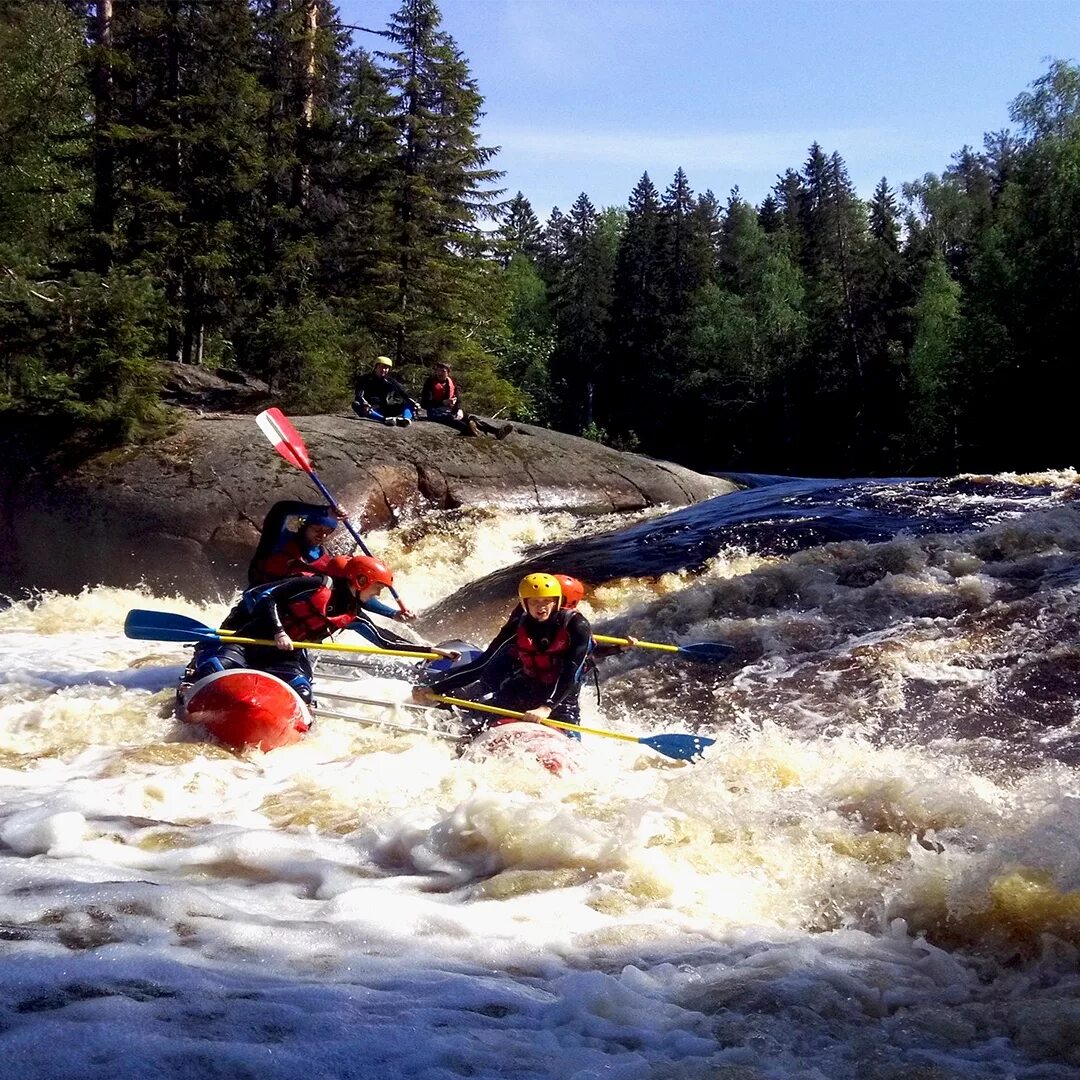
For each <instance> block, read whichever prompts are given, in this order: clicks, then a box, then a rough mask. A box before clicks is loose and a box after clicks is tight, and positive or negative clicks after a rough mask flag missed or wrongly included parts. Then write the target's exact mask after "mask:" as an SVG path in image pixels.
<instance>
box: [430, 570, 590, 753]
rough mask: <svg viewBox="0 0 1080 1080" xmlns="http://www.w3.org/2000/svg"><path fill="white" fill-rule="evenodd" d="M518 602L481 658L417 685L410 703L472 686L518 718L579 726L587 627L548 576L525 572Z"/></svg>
mask: <svg viewBox="0 0 1080 1080" xmlns="http://www.w3.org/2000/svg"><path fill="white" fill-rule="evenodd" d="M518 598H519V599H520V601H521V603H520V606H518V607H516V608H515V609H514V611H513V613H512V614H511V616H510V618H509V619H507V621H506V624H505V625H504V626H503V628H502V629H501V630H500V631H499V632H498V634H496V635H495V638H494V639H493V640H492V642H491V644H490V645H488V647H487V648H486V649H485V650H484V651H483V652H482V653H481V654H480V656H478V657H477V658H476V659H475V660H474V661H473V662H472V663H470V664H465V665H463V666H461V667H459V668H457V669H456V670H454V671H451V672H450V673H449V674H447V675H444V676H443V677H442V678H440V679H437V680H435V681H434V682H432V683H430V684H429V685H427V686H418V687H416V688H415V689H414V690H413V700H415V701H417V702H418V703H420V704H422V705H427V704H432V703H433V702H434V701H435V697H434V695H436V694H440V695H441V694H451V693H452V692H453V691H456V690H460V689H462V688H464V687H467V686H470V685H472V684H473V683H477V684H479V685H480V688H481V692H482V693H484V700H485V703H486V704H490V705H497V706H500V707H502V708H504V709H513V710H515V711H520V712H523V713H524V716H523V717H522V718H521V719H522V720H526V721H532V722H533V723H538V722H539V721H541V720H547V719H548V718H552V719H555V720H565V721H567V722H568V723H571V724H578V723H580V722H581V715H580V705H579V702H578V697H579V695H580V693H581V681H582V678H583V676H584V673H585V668H586V664H587V662H588V660H589V655H590V653H591V652H592V649H593V640H592V627H590V626H589V621H588V619H586V618H585V616H584V615H582V614H581V612H580V611H575V610H573V609H572V608H568V607H564V606H563V602H562V600H563V595H562V587H561V586H560V584H559V582H558V580H557V579H556V578H555V577H554V576H553V575H551V574H527V575H526V576H525V577H523V578H522V579H521V583H520V584H519V586H518ZM489 669H491V670H497V671H499V673H500V676H502V674H503V673H504V672H505V677H501V679H500V682H499V686H498V687H497V688H496V689H495V690H494V691H490V674H489ZM475 722H476V725H477V728H478V729H479V728H480V727H486V726H492V725H493V724H499V723H502V722H503V721H500V720H499V719H497V718H496V719H494V720H492V718H491V717H490V716H486V717H484V718H483V719H482V720H481V719H480V718H477V719H476V721H475ZM572 737H577V736H572Z"/></svg>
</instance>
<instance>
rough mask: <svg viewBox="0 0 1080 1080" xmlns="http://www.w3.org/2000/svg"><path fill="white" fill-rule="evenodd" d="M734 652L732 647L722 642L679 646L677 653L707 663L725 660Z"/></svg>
mask: <svg viewBox="0 0 1080 1080" xmlns="http://www.w3.org/2000/svg"><path fill="white" fill-rule="evenodd" d="M734 651H735V646H734V645H728V644H726V643H725V642H723V641H699V642H697V643H695V644H691V645H680V646H679V652H680V653H682V655H683V656H686V657H689V658H690V659H691V660H703V661H705V662H707V663H712V662H714V661H717V660H726V659H727V658H728V657H729V656H730V655H731V654H732V653H733V652H734Z"/></svg>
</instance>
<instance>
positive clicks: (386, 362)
mask: <svg viewBox="0 0 1080 1080" xmlns="http://www.w3.org/2000/svg"><path fill="white" fill-rule="evenodd" d="M393 367H394V361H393V360H391V359H390V357H389V356H376V357H375V364H374V366H373V367H372V369H371V371H369V372H368V373H367V374H366V375H364V376H362V377H361V378H360V380H359V381H358V382H357V384H356V387H355V391H354V394H353V403H352V407H353V412H354V413H356V415H357V416H359V417H360V419H361V420H381V421H382V422H383V423H384V424H386V426H387V427H393V426H394V425H395V424H396V425H397V426H399V427H408V426H409V425H410V424H411V423H412V421H413V417H414V416H415V415H416V412H417V410H418V409H419V408H420V404H419V402H417V401H416V400H414V398H413V396H412V394H410V393H409V391H408V390H406V389H405V387H404V386H402V385H401V383H399V382H398V381H397V379H395V378H394V377H393V376H392V375H391V374H390V372H391V370H392V369H393Z"/></svg>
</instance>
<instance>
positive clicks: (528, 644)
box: [512, 611, 570, 686]
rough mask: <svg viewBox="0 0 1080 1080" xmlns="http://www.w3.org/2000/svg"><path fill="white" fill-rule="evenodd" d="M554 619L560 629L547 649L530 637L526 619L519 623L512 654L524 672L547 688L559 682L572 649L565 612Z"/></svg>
mask: <svg viewBox="0 0 1080 1080" xmlns="http://www.w3.org/2000/svg"><path fill="white" fill-rule="evenodd" d="M553 618H555V619H557V620H558V622H559V628H558V629H557V630H556V631H555V634H554V636H553V637H552V639H551V641H550V642H548V644H547V646H546V648H545V647H544V646H543V645H542V643H541V642H539V641H536V640H534V639H533V638H532V637H530V636H529V631H528V630H527V629H526V626H525V620H524V619H522V620H521V622H519V623H518V628H517V636H516V637H515V639H514V644H513V647H512V654H513V656H514V657H515V659H516V660H517V661H518V663H519V664H521V670H522V672H523V673H524V674H525V675H526V676H527V677H528V678H530V679H535V680H536V681H537V682H538V683H543V684H544V685H545V686H554V685H555V683H557V682H558V681H559V675H560V673H561V672H562V665H563V661H564V660H565V659H566V653H567V652H568V651H569V649H570V633H569V631H568V630H567V629H566V620H565V618H564V617H563V612H562V611H559V612H556V614H555V615H554V616H553Z"/></svg>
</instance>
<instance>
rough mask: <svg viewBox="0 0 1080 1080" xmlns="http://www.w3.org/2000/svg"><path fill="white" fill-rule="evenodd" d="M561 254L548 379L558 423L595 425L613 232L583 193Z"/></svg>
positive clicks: (573, 427) (579, 426)
mask: <svg viewBox="0 0 1080 1080" xmlns="http://www.w3.org/2000/svg"><path fill="white" fill-rule="evenodd" d="M562 231H563V237H562V239H563V243H564V245H565V255H564V257H563V260H562V266H561V272H560V274H559V277H558V280H557V281H556V282H555V284H554V285H553V287H552V294H551V304H552V310H553V314H554V317H555V328H556V343H555V349H554V351H553V354H552V359H551V370H552V377H553V379H554V381H555V386H556V392H557V394H558V395H559V419H560V426H562V427H563V428H564V429H569V430H571V431H577V432H581V431H585V430H588V429H591V428H592V426H593V424H594V423H595V416H594V411H593V409H594V395H595V392H596V385H597V377H598V375H599V373H600V372H601V371H602V370H603V368H604V350H605V346H606V341H607V323H608V317H609V313H610V307H611V288H612V275H613V272H614V259H615V249H614V244H613V239H614V240H617V238H613V237H612V230H611V229H610V227H609V228H602V222H601V216H600V215H599V214H598V213H597V212H596V208H595V207H594V206H593V204H592V203H591V202H590V200H589V197H588V196H587V195H586V194H585V193H584V192H582V193H581V194H580V195H579V196H578V197H577V199H576V200H575V201H574V205H573V206H572V207H571V208H570V213H569V214H568V215H567V217H566V223H565V226H564V228H563V230H562Z"/></svg>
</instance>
